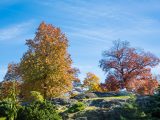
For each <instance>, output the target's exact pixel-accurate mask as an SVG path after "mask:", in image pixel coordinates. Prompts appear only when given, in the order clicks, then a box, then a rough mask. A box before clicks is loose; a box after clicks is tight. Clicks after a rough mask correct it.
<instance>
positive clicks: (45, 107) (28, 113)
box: [17, 102, 61, 120]
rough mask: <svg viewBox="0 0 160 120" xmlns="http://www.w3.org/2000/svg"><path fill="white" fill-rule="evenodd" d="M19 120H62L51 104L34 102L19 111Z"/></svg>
mask: <svg viewBox="0 0 160 120" xmlns="http://www.w3.org/2000/svg"><path fill="white" fill-rule="evenodd" d="M17 120H61V117H60V116H59V114H58V113H57V112H56V108H55V106H54V105H52V104H51V103H50V102H33V103H31V104H29V105H27V106H24V107H22V108H21V109H20V110H19V111H18V113H17Z"/></svg>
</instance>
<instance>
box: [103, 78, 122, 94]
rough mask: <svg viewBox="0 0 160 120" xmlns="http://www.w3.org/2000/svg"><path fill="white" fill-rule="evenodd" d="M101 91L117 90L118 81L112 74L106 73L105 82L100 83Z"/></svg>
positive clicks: (118, 87) (118, 86)
mask: <svg viewBox="0 0 160 120" xmlns="http://www.w3.org/2000/svg"><path fill="white" fill-rule="evenodd" d="M101 88H102V90H103V91H119V89H120V83H119V81H118V80H117V79H116V78H115V76H113V75H108V76H107V78H106V80H105V83H103V84H101Z"/></svg>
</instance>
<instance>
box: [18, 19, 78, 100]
mask: <svg viewBox="0 0 160 120" xmlns="http://www.w3.org/2000/svg"><path fill="white" fill-rule="evenodd" d="M26 45H27V46H28V50H27V52H26V53H25V54H24V55H23V57H22V59H21V62H20V67H19V68H20V74H21V77H22V80H23V93H24V96H25V97H27V96H29V94H30V91H38V92H40V93H41V94H42V95H43V96H44V98H51V97H55V96H60V95H63V94H64V93H66V92H68V91H69V90H71V88H72V81H73V80H75V71H74V70H73V68H72V67H71V64H72V60H71V58H70V55H69V54H68V51H67V48H68V40H67V38H66V36H65V35H64V34H63V33H62V32H61V30H60V29H59V28H56V27H54V26H52V25H51V24H45V23H44V22H42V23H41V24H40V26H39V28H38V30H37V32H36V35H35V37H34V39H30V40H27V42H26Z"/></svg>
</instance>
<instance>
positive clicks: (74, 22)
mask: <svg viewBox="0 0 160 120" xmlns="http://www.w3.org/2000/svg"><path fill="white" fill-rule="evenodd" d="M42 21H45V22H46V23H50V24H53V25H55V26H57V27H60V28H61V30H62V31H63V32H64V33H65V34H66V36H67V37H68V39H69V44H70V47H69V53H70V54H71V57H72V59H73V66H75V67H78V68H79V69H80V71H81V74H80V78H81V79H82V80H83V78H84V76H85V74H86V72H93V73H95V74H96V75H97V76H99V77H100V78H101V81H104V79H105V74H104V72H102V70H101V69H100V68H99V67H98V65H99V60H100V59H101V58H102V56H101V55H102V51H104V50H106V49H108V48H110V47H111V46H112V41H113V40H117V39H121V40H127V41H129V42H130V43H131V45H132V46H133V47H138V48H142V49H145V50H146V51H150V52H152V53H154V54H155V55H157V56H159V57H160V0H1V1H0V56H1V57H0V81H1V80H3V77H4V75H5V73H6V71H7V64H8V63H10V62H19V61H20V58H21V57H22V55H23V53H24V52H25V51H26V50H27V47H26V46H25V40H26V39H30V38H33V37H34V33H35V32H36V29H37V27H38V25H39V24H40V23H41V22H42ZM159 72H160V67H159V66H158V67H156V68H155V69H154V70H153V73H154V74H158V73H159Z"/></svg>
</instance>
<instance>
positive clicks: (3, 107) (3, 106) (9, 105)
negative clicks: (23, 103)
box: [0, 100, 19, 120]
mask: <svg viewBox="0 0 160 120" xmlns="http://www.w3.org/2000/svg"><path fill="white" fill-rule="evenodd" d="M18 108H19V106H18V104H17V103H15V102H14V101H9V100H7V101H1V102H0V117H6V119H7V120H8V119H9V120H10V119H15V118H16V116H17V111H18Z"/></svg>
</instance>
